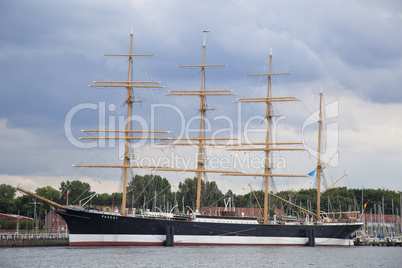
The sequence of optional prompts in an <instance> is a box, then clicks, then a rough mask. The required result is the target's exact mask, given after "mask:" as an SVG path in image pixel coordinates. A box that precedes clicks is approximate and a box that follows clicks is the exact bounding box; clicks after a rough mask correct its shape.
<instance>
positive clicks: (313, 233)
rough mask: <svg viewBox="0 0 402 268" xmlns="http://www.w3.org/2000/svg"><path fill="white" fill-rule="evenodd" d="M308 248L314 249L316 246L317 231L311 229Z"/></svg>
mask: <svg viewBox="0 0 402 268" xmlns="http://www.w3.org/2000/svg"><path fill="white" fill-rule="evenodd" d="M308 246H309V247H314V246H315V230H314V229H310V231H309V233H308Z"/></svg>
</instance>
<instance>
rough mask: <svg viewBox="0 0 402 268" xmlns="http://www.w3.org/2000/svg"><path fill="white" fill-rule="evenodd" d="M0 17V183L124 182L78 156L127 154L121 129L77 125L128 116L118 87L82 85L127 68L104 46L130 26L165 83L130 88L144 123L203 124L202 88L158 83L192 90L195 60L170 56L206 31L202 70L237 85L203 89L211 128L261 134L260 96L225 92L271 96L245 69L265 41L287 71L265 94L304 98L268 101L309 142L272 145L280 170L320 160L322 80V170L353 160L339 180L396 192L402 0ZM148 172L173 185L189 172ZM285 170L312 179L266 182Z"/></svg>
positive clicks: (126, 8)
mask: <svg viewBox="0 0 402 268" xmlns="http://www.w3.org/2000/svg"><path fill="white" fill-rule="evenodd" d="M0 24H1V27H0V70H1V72H0V183H6V184H12V185H20V186H21V187H25V188H28V189H31V190H34V189H36V188H37V187H44V186H47V185H50V186H52V187H54V188H58V187H59V186H60V183H61V181H66V180H76V179H78V180H82V181H85V182H88V183H90V185H91V187H92V190H95V191H98V192H100V193H104V192H108V193H111V192H116V191H119V187H120V188H121V172H120V170H110V169H101V170H99V169H84V168H75V167H72V165H74V164H83V163H92V164H97V163H109V164H119V163H121V161H120V158H121V155H122V153H121V148H120V146H119V145H118V142H103V143H101V144H99V146H95V147H94V148H92V147H93V146H92V145H93V142H87V143H83V142H82V140H79V139H78V137H81V136H84V137H85V136H87V134H85V133H84V134H83V133H81V130H82V129H98V128H100V127H102V122H103V118H104V119H105V120H104V122H105V123H104V124H106V126H107V127H113V128H116V127H117V126H118V125H119V124H120V125H121V124H123V123H124V122H123V123H122V121H119V120H121V116H123V115H124V113H125V109H126V106H124V100H125V92H124V89H100V88H99V89H98V88H89V87H88V85H90V84H92V83H93V81H100V80H104V81H108V80H120V81H121V80H125V79H127V59H122V58H117V57H103V55H104V54H108V53H109V54H117V53H127V52H128V49H129V35H130V33H131V31H132V32H133V34H134V51H135V53H145V54H155V56H154V57H141V58H140V57H136V58H135V67H134V74H133V75H134V76H135V78H136V79H138V80H145V81H151V80H154V81H160V82H161V83H162V85H163V86H164V88H163V89H149V90H148V89H147V90H145V89H142V90H138V91H136V93H135V98H136V99H137V100H141V101H143V102H142V103H138V104H137V103H136V104H135V105H136V106H135V112H134V113H135V115H136V116H138V118H137V119H138V122H137V124H140V125H141V126H142V127H149V129H151V125H152V124H153V125H154V126H155V130H168V131H171V133H170V134H168V135H167V137H171V138H175V137H179V136H180V135H181V134H183V135H185V133H186V132H185V131H186V129H187V131H188V130H190V131H191V129H195V128H196V126H197V124H199V123H197V116H198V115H199V113H198V109H199V103H198V99H197V97H187V96H186V97H173V96H165V95H164V94H165V93H167V92H168V91H169V90H199V88H200V71H199V70H198V69H194V68H178V67H177V66H178V65H191V64H201V57H202V50H201V48H202V45H203V42H204V38H205V42H206V47H207V54H206V63H207V64H227V66H226V67H216V68H211V69H208V70H207V73H206V80H205V85H206V88H207V89H211V90H221V89H227V90H233V93H235V94H236V96H224V97H208V98H207V105H208V108H209V109H216V110H212V111H210V112H208V116H209V117H208V119H209V120H210V123H211V129H210V133H209V135H210V136H211V135H216V137H225V135H226V136H228V135H229V136H231V137H232V138H233V137H235V138H242V139H244V138H245V137H244V133H245V132H247V131H246V128H245V126H248V128H247V129H251V132H252V133H251V134H250V133H248V134H250V135H249V138H250V139H251V140H252V141H254V142H257V141H260V142H262V141H264V134H263V133H261V132H258V131H252V130H256V129H261V128H263V126H264V123H263V120H262V119H261V117H263V116H264V114H265V110H264V106H263V105H261V104H252V105H246V104H243V105H241V106H239V105H238V104H235V103H233V102H234V101H236V100H237V98H244V97H245V98H251V97H265V96H266V86H267V82H266V80H264V79H260V78H255V77H254V78H252V77H247V76H246V74H258V73H267V72H268V69H267V68H268V67H267V66H268V58H269V55H270V53H271V54H272V70H273V72H280V73H282V72H290V73H291V74H290V75H281V76H275V77H273V79H272V90H273V93H272V94H273V96H276V97H279V96H296V97H297V98H298V99H300V101H299V102H297V103H284V104H278V105H275V107H274V113H275V114H278V115H284V117H278V121H277V127H276V128H275V129H274V130H275V133H274V134H273V135H274V137H273V138H274V139H276V140H277V141H280V142H289V141H294V142H303V143H304V145H303V146H302V148H304V149H306V150H305V152H290V156H285V154H282V153H278V154H275V156H274V157H273V161H276V162H275V163H273V166H275V167H276V168H277V169H278V172H279V173H280V172H283V173H284V174H307V173H309V172H310V171H311V170H312V169H314V166H315V165H316V161H317V160H316V158H315V157H316V155H315V154H314V152H315V151H316V149H317V148H316V147H317V146H316V145H315V144H316V141H315V140H316V134H314V133H315V130H316V125H314V123H313V122H314V121H315V122H316V121H317V118H316V117H317V116H316V112H317V109H318V107H319V93H320V91H321V90H322V92H323V94H324V106H325V107H326V110H325V115H324V118H325V120H324V121H325V123H326V124H325V127H324V128H325V130H326V131H325V135H324V139H325V146H324V149H325V153H324V155H325V157H324V158H325V161H326V162H327V161H328V160H329V158H331V157H332V156H333V153H334V152H336V151H338V150H339V153H337V154H336V156H335V157H334V159H333V160H331V161H330V162H329V163H330V165H329V167H328V169H327V170H325V172H328V175H326V176H327V179H328V182H326V183H328V184H330V183H332V181H335V180H336V179H337V178H339V177H340V175H342V174H344V173H345V172H348V175H347V176H346V177H345V178H344V179H342V180H341V182H340V183H341V186H346V187H349V188H366V189H367V188H373V189H390V190H395V191H402V178H401V174H402V165H401V164H402V139H400V136H401V135H402V123H401V122H402V88H401V86H402V32H401V29H402V2H401V1H398V0H396V1H392V0H387V1H369V0H364V1H363V0H361V1H356V0H355V1H350V0H348V1H346V0H339V1H313V0H311V1H266V0H250V1H240V0H232V1H209V0H207V1H191V0H190V1H188V0H187V1H184V0H176V1H173V0H171V1H169V0H165V1H152V0H147V1H145V0H144V1H138V0H136V1H121V0H116V1H102V0H96V1H95V0H92V1H91V0H88V1H74V0H68V1H62V0H61V1H50V0H49V1H45V0H39V1H24V0H21V1H11V0H3V1H1V3H0ZM203 31H209V33H203ZM155 105H156V106H155ZM152 111H153V112H154V114H152ZM154 115H155V116H154ZM239 117H240V119H239ZM311 118H313V119H311ZM314 118H315V119H314ZM113 120H114V121H113ZM309 120H310V121H309ZM123 125H124V124H123ZM182 131H184V132H182ZM189 135H190V136H193V135H194V133H193V134H189ZM134 151H135V153H136V154H138V155H139V156H141V157H145V158H146V159H148V160H150V159H151V160H152V159H153V161H158V160H166V159H169V158H170V160H172V159H174V157H177V159H178V161H179V162H180V161H181V162H180V163H179V165H182V166H183V165H186V163H187V162H186V161H190V162H189V163H187V164H188V165H190V167H194V166H191V163H192V164H194V162H191V161H193V160H194V155H195V152H196V149H194V148H191V147H190V148H188V147H184V148H183V147H181V146H174V147H172V146H165V147H163V148H159V147H158V148H155V146H153V145H151V144H149V143H147V144H144V145H142V146H138V148H135V149H134ZM207 152H208V157H210V159H209V164H210V165H213V161H215V160H216V161H218V162H219V161H221V160H222V159H225V160H224V161H226V160H227V161H228V163H227V168H228V169H232V168H237V169H239V168H240V169H242V171H244V172H254V173H256V172H261V168H258V167H253V166H251V163H250V162H251V161H254V160H255V161H256V162H258V159H261V153H260V154H259V153H255V152H250V153H249V154H245V153H244V152H242V153H241V154H236V155H234V154H235V153H234V152H227V151H226V150H225V149H222V148H216V149H215V148H210V149H207ZM147 157H148V158H147ZM149 157H151V158H149ZM236 157H238V158H236ZM253 159H254V160H253ZM302 159H306V160H302ZM242 161H243V162H242ZM244 161H246V162H247V163H246V164H245V165H246V166H241V165H240V164H241V163H245V162H244ZM235 162H237V164H238V166H235V164H234V163H235ZM239 163H240V164H239ZM170 164H172V161H171V162H169V165H170ZM220 165H226V162H220ZM225 167H226V166H225ZM281 169H284V170H281ZM136 172H137V170H136ZM138 172H139V174H146V173H148V172H149V171H148V170H138ZM288 172H290V173H288ZM155 174H159V175H161V176H163V177H166V178H168V179H169V180H170V181H171V183H172V184H173V185H174V186H177V185H178V183H179V182H180V181H182V180H184V179H185V178H186V177H192V176H193V175H194V174H191V173H173V172H160V173H159V172H158V173H155ZM207 179H211V180H217V181H218V185H219V187H220V188H221V189H222V190H223V191H227V190H229V189H232V190H233V191H234V192H235V193H246V192H248V191H249V188H248V186H247V184H248V183H249V182H251V183H252V184H253V185H254V186H255V187H254V188H258V187H260V186H261V181H259V180H258V179H257V178H240V177H230V176H224V177H222V176H220V175H216V174H215V175H214V174H212V175H208V178H207ZM284 182H286V183H290V184H291V185H293V186H291V187H293V188H295V189H296V188H300V187H310V185H313V184H314V183H312V178H306V179H303V180H298V179H290V178H288V179H283V180H278V181H275V184H274V185H276V186H277V187H278V189H282V188H281V187H282V184H283V183H284ZM175 189H177V188H175ZM175 189H173V190H175Z"/></svg>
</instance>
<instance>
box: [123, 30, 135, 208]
mask: <svg viewBox="0 0 402 268" xmlns="http://www.w3.org/2000/svg"><path fill="white" fill-rule="evenodd" d="M132 54H133V33H131V34H130V53H129V55H130V56H129V58H128V78H127V85H128V87H127V99H126V102H127V124H126V135H125V136H126V139H125V140H126V141H125V143H126V144H125V148H124V166H125V167H124V168H123V196H122V201H121V215H122V216H126V199H127V173H128V168H127V166H128V165H129V164H130V163H129V159H130V155H129V153H130V152H129V150H130V122H131V107H132V104H133V101H132V100H131V95H132V87H131V86H130V81H131V67H132V63H133V59H132V56H131V55H132Z"/></svg>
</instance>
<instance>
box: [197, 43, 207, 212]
mask: <svg viewBox="0 0 402 268" xmlns="http://www.w3.org/2000/svg"><path fill="white" fill-rule="evenodd" d="M204 82H205V38H204V44H203V46H202V67H201V90H200V91H201V92H200V93H201V94H200V113H201V122H200V135H199V138H200V144H199V145H198V162H197V170H198V172H197V201H196V212H199V211H200V204H201V179H202V169H203V167H204V162H203V150H204V140H203V138H204V117H205V95H204V94H202V93H204Z"/></svg>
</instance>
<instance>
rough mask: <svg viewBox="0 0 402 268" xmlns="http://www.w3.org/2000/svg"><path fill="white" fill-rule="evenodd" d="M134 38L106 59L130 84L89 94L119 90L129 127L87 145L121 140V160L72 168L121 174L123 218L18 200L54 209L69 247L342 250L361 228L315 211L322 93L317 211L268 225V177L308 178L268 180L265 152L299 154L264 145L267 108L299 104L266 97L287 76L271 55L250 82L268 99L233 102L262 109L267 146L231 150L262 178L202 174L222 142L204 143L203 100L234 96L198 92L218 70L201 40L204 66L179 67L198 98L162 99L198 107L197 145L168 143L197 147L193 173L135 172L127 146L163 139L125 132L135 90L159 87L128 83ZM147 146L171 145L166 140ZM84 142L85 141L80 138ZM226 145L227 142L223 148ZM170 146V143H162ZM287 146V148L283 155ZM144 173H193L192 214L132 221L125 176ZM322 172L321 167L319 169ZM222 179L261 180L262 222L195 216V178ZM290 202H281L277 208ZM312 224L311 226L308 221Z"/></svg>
mask: <svg viewBox="0 0 402 268" xmlns="http://www.w3.org/2000/svg"><path fill="white" fill-rule="evenodd" d="M132 44H133V34H131V35H130V52H129V53H128V54H113V55H105V56H123V57H128V59H129V61H128V62H129V64H128V78H127V80H126V81H100V82H95V83H94V85H92V86H94V87H114V88H124V89H126V91H127V98H126V104H127V107H128V108H127V121H126V122H127V124H126V128H125V129H123V130H114V131H113V132H117V133H121V134H122V135H116V137H114V136H113V137H110V136H108V137H104V136H105V135H99V137H86V139H107V138H111V139H123V140H124V142H125V154H124V161H123V164H122V165H76V167H97V168H120V169H122V170H123V180H124V181H123V201H122V205H121V213H115V212H104V211H99V210H95V209H92V208H85V207H80V206H73V205H60V204H57V203H54V202H52V201H50V200H47V199H45V198H43V197H40V196H38V195H36V194H34V193H31V192H29V191H27V190H24V189H21V188H20V187H17V189H18V190H19V191H21V192H23V193H26V194H30V195H33V196H35V197H37V198H38V199H41V200H42V201H45V202H48V203H49V204H50V205H52V206H53V207H54V209H55V211H56V212H57V213H58V214H59V215H60V216H61V217H63V219H64V220H65V221H66V222H67V225H68V229H69V232H70V235H69V239H70V245H71V246H101V245H104V246H134V245H137V246H140V245H144V246H149V245H155V246H157V245H168V246H171V245H317V246H318V245H319V246H321V245H322V246H335V245H336V246H338V245H339V246H348V245H351V240H350V235H351V234H352V233H353V232H354V231H356V230H357V229H359V228H360V227H361V226H362V222H359V221H357V220H353V219H337V220H334V219H330V218H324V217H322V214H321V211H320V195H321V194H322V192H321V190H320V188H319V187H320V184H321V183H320V177H321V174H322V171H323V168H322V163H321V159H320V154H321V151H320V150H321V141H320V140H321V125H322V113H321V110H322V93H321V94H320V119H319V122H318V124H319V142H318V164H317V169H316V174H317V180H318V181H317V185H318V190H317V209H316V212H312V211H308V210H306V209H305V208H303V207H298V208H299V209H302V210H304V211H305V212H306V214H308V215H309V217H305V218H304V219H300V220H299V221H286V220H281V219H276V217H274V218H273V219H271V218H270V217H269V216H268V195H269V194H271V195H274V194H273V193H271V192H270V189H269V178H271V177H306V175H287V174H275V173H272V168H271V166H270V152H272V151H286V150H301V149H300V148H288V147H286V146H288V145H291V146H293V145H296V146H297V145H298V143H274V142H271V140H270V135H271V133H270V132H271V129H270V125H271V119H272V117H273V115H272V113H271V110H272V109H271V105H272V104H273V103H276V102H287V101H297V99H296V98H294V97H272V94H271V77H272V76H274V75H283V74H286V73H271V60H272V55H270V56H269V72H268V73H265V74H256V75H253V76H265V77H267V79H268V88H267V94H266V96H265V97H261V98H243V99H239V100H238V102H241V103H265V104H266V113H265V118H266V120H267V128H266V138H265V141H264V142H260V143H241V142H240V143H237V144H236V143H231V146H233V147H234V148H232V149H229V150H232V151H261V152H264V156H265V158H264V161H265V167H264V173H261V174H260V173H257V174H245V173H242V172H241V171H222V170H213V169H208V168H206V166H207V163H206V161H205V155H204V149H205V147H207V146H214V145H222V143H220V141H225V143H227V142H228V140H229V139H226V138H208V137H205V128H204V127H205V126H204V117H205V113H206V112H207V110H208V109H207V108H206V106H205V98H206V96H225V95H234V94H233V93H232V92H231V91H230V90H206V89H205V85H204V79H205V68H208V67H216V66H224V65H207V64H205V48H206V46H205V39H204V44H203V47H202V51H203V55H202V64H200V65H185V66H180V67H195V68H201V88H200V89H199V90H174V91H170V92H169V93H168V94H167V95H185V96H198V97H199V99H200V106H199V107H200V109H199V112H200V114H201V118H200V132H199V136H198V137H196V138H191V139H186V140H173V142H174V144H175V145H184V146H185V145H192V146H194V145H196V146H197V147H198V159H197V163H196V168H194V169H180V168H172V167H163V166H139V165H132V164H131V161H130V141H132V140H134V139H141V138H143V137H135V136H134V134H136V133H137V134H138V133H142V134H143V133H151V134H152V133H161V134H163V133H168V131H160V130H150V131H142V130H133V129H132V126H131V125H130V122H131V120H130V116H131V114H132V109H133V103H134V100H133V97H132V96H133V90H134V89H136V88H161V87H162V86H161V85H160V83H158V82H147V81H132V80H131V77H132V75H131V73H132V64H133V58H135V57H141V56H152V55H142V54H141V55H139V54H133V49H132ZM85 132H91V133H102V132H108V130H85ZM150 138H154V139H159V140H162V141H168V140H169V142H172V140H171V139H170V138H155V135H151V137H150ZM83 139H84V138H83ZM229 143H230V142H229ZM161 144H165V145H166V144H168V143H161ZM283 145H285V147H283ZM137 168H146V169H151V170H153V171H181V172H192V173H195V174H196V175H197V177H198V187H197V202H196V209H195V211H194V212H192V213H191V214H176V213H163V212H148V211H142V210H137V212H136V213H130V214H129V213H128V212H127V211H128V210H127V209H126V187H127V178H128V174H129V173H128V171H129V169H137ZM324 168H325V167H324ZM208 172H212V173H221V174H222V175H227V176H248V177H262V178H264V180H265V190H264V192H265V196H264V206H263V212H262V215H263V217H262V220H258V219H257V218H252V217H233V216H211V215H201V214H200V213H199V211H200V199H201V197H200V191H201V178H202V176H203V174H205V173H208ZM278 198H279V197H278ZM283 201H285V202H288V201H287V200H283ZM312 218H314V220H312Z"/></svg>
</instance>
